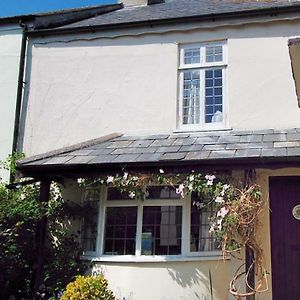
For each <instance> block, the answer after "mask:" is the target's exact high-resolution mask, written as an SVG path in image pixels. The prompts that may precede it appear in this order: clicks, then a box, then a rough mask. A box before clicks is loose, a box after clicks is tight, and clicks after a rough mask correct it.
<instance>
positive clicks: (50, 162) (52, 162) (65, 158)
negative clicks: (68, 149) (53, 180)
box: [44, 155, 74, 165]
mask: <svg viewBox="0 0 300 300" xmlns="http://www.w3.org/2000/svg"><path fill="white" fill-rule="evenodd" d="M73 157H74V156H72V155H67V156H54V157H51V158H50V159H48V160H47V162H46V163H44V164H46V165H58V164H64V163H66V162H67V161H69V160H70V159H72V158H73Z"/></svg>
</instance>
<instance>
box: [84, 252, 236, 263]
mask: <svg viewBox="0 0 300 300" xmlns="http://www.w3.org/2000/svg"><path fill="white" fill-rule="evenodd" d="M81 259H82V260H88V261H92V262H116V263H147V262H154V263H155V262H180V261H182V262H184V261H213V260H216V261H219V260H224V258H223V257H222V255H221V253H218V254H215V253H214V254H208V255H202V256H176V255H174V256H143V255H141V256H134V255H133V256H131V255H128V256H82V257H81ZM229 259H230V257H229V256H228V257H225V260H229Z"/></svg>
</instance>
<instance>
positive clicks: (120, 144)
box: [106, 141, 133, 149]
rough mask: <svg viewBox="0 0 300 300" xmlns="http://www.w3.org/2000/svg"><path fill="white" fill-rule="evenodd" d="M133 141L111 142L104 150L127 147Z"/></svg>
mask: <svg viewBox="0 0 300 300" xmlns="http://www.w3.org/2000/svg"><path fill="white" fill-rule="evenodd" d="M132 143H133V141H118V142H111V143H110V145H108V146H107V147H106V148H116V149H117V148H124V147H129V145H130V144H132Z"/></svg>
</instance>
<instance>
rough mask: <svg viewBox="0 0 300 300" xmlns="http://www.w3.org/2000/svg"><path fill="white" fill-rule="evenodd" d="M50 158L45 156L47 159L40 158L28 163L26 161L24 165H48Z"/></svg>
mask: <svg viewBox="0 0 300 300" xmlns="http://www.w3.org/2000/svg"><path fill="white" fill-rule="evenodd" d="M48 160H49V158H45V159H38V160H34V161H30V162H28V163H26V162H25V163H24V164H23V165H25V166H39V165H44V164H45V165H46V164H47V162H48Z"/></svg>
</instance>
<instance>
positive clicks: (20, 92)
mask: <svg viewBox="0 0 300 300" xmlns="http://www.w3.org/2000/svg"><path fill="white" fill-rule="evenodd" d="M19 25H20V27H21V28H23V32H22V41H21V51H20V61H19V77H18V87H17V98H16V109H15V124H14V133H13V144H12V155H13V154H14V153H16V152H17V147H18V137H19V131H20V129H19V127H20V118H21V107H22V96H23V85H24V81H23V79H24V73H25V68H24V67H25V58H26V49H27V25H26V24H24V23H22V20H20V23H19ZM13 181H14V175H13V174H12V173H10V183H12V182H13Z"/></svg>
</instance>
